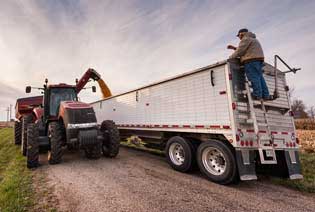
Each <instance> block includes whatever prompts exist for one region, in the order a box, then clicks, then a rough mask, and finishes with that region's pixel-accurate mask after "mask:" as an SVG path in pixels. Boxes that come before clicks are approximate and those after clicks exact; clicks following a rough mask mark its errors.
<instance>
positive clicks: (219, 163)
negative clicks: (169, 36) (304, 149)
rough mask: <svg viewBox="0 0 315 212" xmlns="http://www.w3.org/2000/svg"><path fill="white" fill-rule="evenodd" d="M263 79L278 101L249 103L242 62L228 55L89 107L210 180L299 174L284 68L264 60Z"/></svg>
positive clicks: (173, 164)
mask: <svg viewBox="0 0 315 212" xmlns="http://www.w3.org/2000/svg"><path fill="white" fill-rule="evenodd" d="M275 70H277V71H275ZM264 77H265V79H266V82H267V84H268V87H269V90H270V92H273V91H274V90H276V93H277V94H278V96H279V97H278V98H277V99H276V100H273V101H268V102H260V101H253V100H252V99H251V96H250V95H247V94H248V92H249V91H250V90H251V87H250V83H249V82H247V80H246V77H245V75H244V71H243V68H242V66H240V64H239V63H238V61H235V60H234V61H232V60H228V61H222V62H218V63H215V64H213V65H209V66H206V67H203V68H200V69H197V70H194V71H190V72H187V73H184V74H181V75H178V76H175V77H172V78H169V79H166V80H163V81H160V82H156V83H152V84H150V85H147V86H144V87H141V88H138V89H135V90H131V91H129V92H125V93H122V94H119V95H115V96H112V97H110V98H107V99H104V100H100V101H97V102H94V103H92V106H93V108H94V111H95V113H96V117H97V120H98V122H100V121H101V120H104V119H105V118H106V119H111V120H114V121H115V122H116V124H117V125H118V127H119V131H120V134H121V136H122V137H125V138H126V137H129V136H137V137H139V138H141V139H142V140H143V141H144V142H146V144H147V145H149V146H151V147H156V148H161V149H165V152H166V156H167V160H168V163H169V164H170V166H171V167H172V168H174V169H175V170H178V171H181V172H187V171H189V170H190V169H191V168H192V167H193V166H194V165H195V164H198V167H199V169H200V171H201V172H202V173H203V174H204V175H205V176H206V177H207V178H208V179H209V180H211V181H214V182H217V183H220V184H229V183H232V182H234V181H235V180H237V179H241V180H255V179H257V175H256V169H257V168H258V167H259V168H260V169H262V170H264V169H268V170H270V169H271V170H272V174H276V175H281V176H284V177H289V178H290V179H300V178H302V175H301V169H300V162H299V155H298V148H299V147H298V140H297V138H296V132H295V126H294V120H293V116H292V112H291V108H290V101H289V95H288V87H287V85H286V80H285V74H284V73H283V72H281V71H279V70H278V69H275V68H274V67H273V66H271V65H269V64H265V66H264ZM275 78H276V83H275ZM275 85H277V86H276V88H277V89H275Z"/></svg>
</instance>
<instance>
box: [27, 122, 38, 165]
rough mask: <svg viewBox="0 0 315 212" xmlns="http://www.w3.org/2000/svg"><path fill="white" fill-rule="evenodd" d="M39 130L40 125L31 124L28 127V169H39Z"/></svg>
mask: <svg viewBox="0 0 315 212" xmlns="http://www.w3.org/2000/svg"><path fill="white" fill-rule="evenodd" d="M38 137H39V129H38V124H35V123H31V124H29V125H28V127H27V152H26V158H27V168H36V167H38V165H39V163H38V157H39V143H38Z"/></svg>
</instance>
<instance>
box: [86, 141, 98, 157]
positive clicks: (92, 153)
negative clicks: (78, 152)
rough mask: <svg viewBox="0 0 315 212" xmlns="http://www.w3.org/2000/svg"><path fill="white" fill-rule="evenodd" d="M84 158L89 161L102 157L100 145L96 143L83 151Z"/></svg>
mask: <svg viewBox="0 0 315 212" xmlns="http://www.w3.org/2000/svg"><path fill="white" fill-rule="evenodd" d="M84 152H85V156H86V157H87V158H89V159H99V158H100V157H101V155H102V147H101V143H97V144H95V145H93V146H91V147H86V148H85V149H84Z"/></svg>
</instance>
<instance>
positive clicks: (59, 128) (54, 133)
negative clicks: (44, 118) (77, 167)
mask: <svg viewBox="0 0 315 212" xmlns="http://www.w3.org/2000/svg"><path fill="white" fill-rule="evenodd" d="M48 133H49V134H48V135H49V137H50V150H49V151H48V162H49V164H58V163H60V162H61V158H62V144H63V138H64V135H63V133H64V130H63V125H62V124H61V123H60V122H51V123H49V126H48Z"/></svg>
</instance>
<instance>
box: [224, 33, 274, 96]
mask: <svg viewBox="0 0 315 212" xmlns="http://www.w3.org/2000/svg"><path fill="white" fill-rule="evenodd" d="M237 37H238V38H239V39H240V40H241V41H240V43H239V46H238V47H235V46H233V45H228V46H227V48H228V49H233V50H235V52H234V53H233V54H232V55H231V56H230V59H234V58H240V60H241V63H242V64H244V68H245V73H246V76H247V79H248V80H249V81H250V82H251V84H252V88H253V93H252V98H253V99H254V100H266V101H268V100H273V97H272V96H270V94H269V90H268V87H267V84H266V82H265V79H264V77H263V70H262V68H263V64H264V52H263V50H262V47H261V45H260V43H259V41H258V40H257V39H256V35H255V34H254V33H252V32H249V31H248V29H240V30H239V32H238V34H237Z"/></svg>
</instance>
